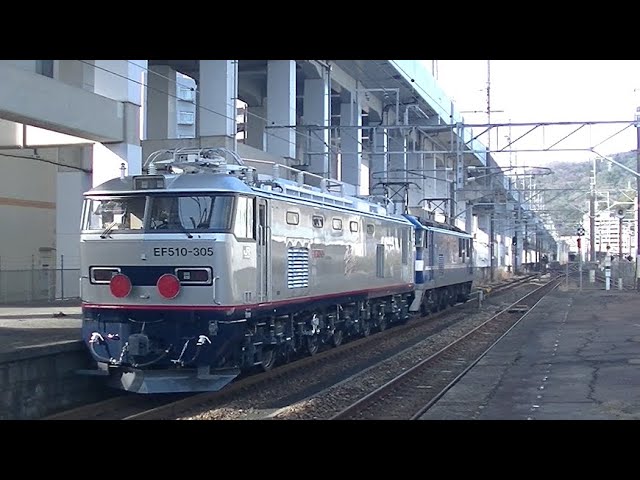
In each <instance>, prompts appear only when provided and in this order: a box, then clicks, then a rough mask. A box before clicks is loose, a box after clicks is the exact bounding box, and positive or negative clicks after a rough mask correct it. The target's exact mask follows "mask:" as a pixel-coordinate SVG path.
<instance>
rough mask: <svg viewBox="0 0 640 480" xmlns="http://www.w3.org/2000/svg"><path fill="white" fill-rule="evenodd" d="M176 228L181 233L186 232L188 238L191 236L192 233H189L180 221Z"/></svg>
mask: <svg viewBox="0 0 640 480" xmlns="http://www.w3.org/2000/svg"><path fill="white" fill-rule="evenodd" d="M177 227H178V230H180V231H181V232H182V233H184V234H186V235H187V237H189V238H193V235H191V234H190V233H189V230H187V229H186V228H185V227H184V225H182V223H179V224H177Z"/></svg>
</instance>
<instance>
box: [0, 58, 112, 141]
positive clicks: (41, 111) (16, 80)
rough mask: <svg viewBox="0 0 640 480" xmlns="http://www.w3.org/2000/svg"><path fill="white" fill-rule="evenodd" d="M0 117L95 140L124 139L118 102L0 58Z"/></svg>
mask: <svg viewBox="0 0 640 480" xmlns="http://www.w3.org/2000/svg"><path fill="white" fill-rule="evenodd" d="M0 78H2V84H1V88H0V118H3V119H6V120H12V121H15V122H19V123H26V124H29V125H34V126H36V127H41V128H50V129H52V130H56V131H59V132H61V133H67V134H69V135H75V136H79V137H82V138H87V139H90V140H95V141H112V142H118V141H122V140H123V139H124V125H123V123H124V122H123V115H124V112H123V106H122V104H121V103H120V102H118V101H115V100H112V99H110V98H107V97H105V96H102V95H98V94H95V93H91V92H88V91H86V90H84V89H82V88H78V87H75V86H71V85H67V84H65V83H63V82H59V81H57V80H54V79H51V78H48V77H45V76H43V75H36V74H33V73H32V72H30V71H27V70H25V69H24V68H19V67H16V66H15V65H12V64H11V62H9V64H7V62H6V61H0Z"/></svg>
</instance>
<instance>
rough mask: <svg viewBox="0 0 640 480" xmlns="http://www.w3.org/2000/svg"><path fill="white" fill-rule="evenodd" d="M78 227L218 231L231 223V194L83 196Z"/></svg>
mask: <svg viewBox="0 0 640 480" xmlns="http://www.w3.org/2000/svg"><path fill="white" fill-rule="evenodd" d="M85 205H86V210H85V212H86V215H85V217H84V220H83V225H82V229H83V230H89V231H101V232H111V233H113V232H116V231H118V232H123V231H124V232H127V231H140V230H142V231H144V232H146V233H153V232H212V231H215V232H219V231H228V230H229V229H230V227H231V219H232V212H233V196H231V195H204V194H195V195H166V194H161V195H129V196H120V197H108V198H105V197H94V198H90V199H87V200H85Z"/></svg>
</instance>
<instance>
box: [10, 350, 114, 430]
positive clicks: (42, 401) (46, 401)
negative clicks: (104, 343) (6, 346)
mask: <svg viewBox="0 0 640 480" xmlns="http://www.w3.org/2000/svg"><path fill="white" fill-rule="evenodd" d="M83 368H91V362H90V358H89V355H88V354H87V352H86V350H85V349H84V348H83V345H82V343H81V342H79V341H70V342H64V343H59V344H55V345H48V346H46V347H37V348H33V349H29V350H20V351H17V352H11V353H1V354H0V420H35V419H40V418H42V417H45V416H48V415H52V414H54V413H56V412H59V411H61V410H65V409H70V408H74V407H76V406H80V405H82V404H85V403H88V402H95V401H98V400H101V399H103V398H105V396H107V395H113V393H112V391H110V390H107V388H106V387H104V386H103V385H101V384H100V378H98V377H88V376H81V375H78V374H76V373H75V371H76V370H78V369H83Z"/></svg>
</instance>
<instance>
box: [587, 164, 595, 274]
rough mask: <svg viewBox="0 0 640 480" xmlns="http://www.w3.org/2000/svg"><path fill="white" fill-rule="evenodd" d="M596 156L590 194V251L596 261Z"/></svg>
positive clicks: (592, 259)
mask: <svg viewBox="0 0 640 480" xmlns="http://www.w3.org/2000/svg"><path fill="white" fill-rule="evenodd" d="M595 242H596V157H593V177H592V178H591V192H590V196H589V252H590V260H591V261H592V262H595V261H596V243H595Z"/></svg>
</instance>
